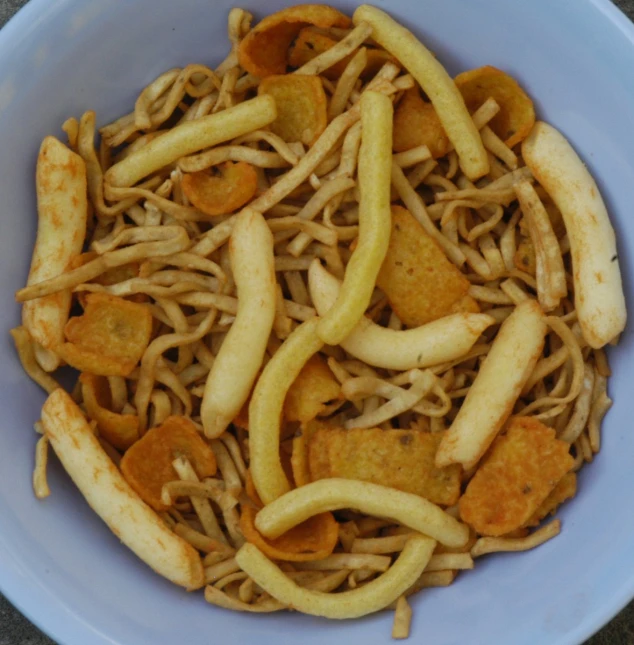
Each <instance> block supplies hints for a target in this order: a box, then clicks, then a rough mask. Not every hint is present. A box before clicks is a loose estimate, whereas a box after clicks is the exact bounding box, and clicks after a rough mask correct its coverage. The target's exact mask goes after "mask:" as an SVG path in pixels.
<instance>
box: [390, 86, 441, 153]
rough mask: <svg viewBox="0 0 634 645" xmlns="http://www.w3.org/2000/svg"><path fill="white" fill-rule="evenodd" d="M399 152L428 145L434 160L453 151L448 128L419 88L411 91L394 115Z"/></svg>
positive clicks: (395, 139) (397, 149) (396, 149)
mask: <svg viewBox="0 0 634 645" xmlns="http://www.w3.org/2000/svg"><path fill="white" fill-rule="evenodd" d="M393 136H394V139H393V143H392V145H393V146H394V151H395V152H404V151H405V150H410V149H411V148H416V147H418V146H427V147H428V148H429V151H430V152H431V156H432V157H433V158H434V159H437V158H438V157H444V156H445V155H446V154H447V153H448V152H449V150H450V149H451V143H450V141H449V138H448V137H447V133H446V132H445V129H444V128H443V127H442V123H441V122H440V119H439V118H438V114H436V109H435V108H434V106H433V105H432V104H431V103H428V102H427V101H424V100H423V98H422V97H421V95H420V91H419V89H418V87H413V88H412V89H411V90H407V91H406V92H405V94H404V95H403V98H402V99H401V102H400V103H399V104H398V107H397V108H396V111H395V112H394V135H393Z"/></svg>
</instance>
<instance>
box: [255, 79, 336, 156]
mask: <svg viewBox="0 0 634 645" xmlns="http://www.w3.org/2000/svg"><path fill="white" fill-rule="evenodd" d="M258 94H270V95H271V96H272V97H273V98H274V99H275V105H276V106H277V119H275V121H273V123H271V125H270V126H269V127H270V128H271V130H272V132H274V133H275V134H277V135H278V136H280V137H281V138H282V139H284V141H288V142H289V143H290V142H293V141H301V142H302V143H303V144H304V145H307V146H310V145H312V144H313V143H315V141H317V139H319V135H321V133H322V132H323V131H324V130H325V129H326V126H327V125H328V117H327V109H328V100H327V99H326V93H325V92H324V86H323V85H322V83H321V80H320V79H319V77H317V76H304V75H302V74H283V75H279V76H278V75H275V76H267V77H266V78H264V79H262V82H261V83H260V85H259V87H258Z"/></svg>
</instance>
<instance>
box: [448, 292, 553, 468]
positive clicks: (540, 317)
mask: <svg viewBox="0 0 634 645" xmlns="http://www.w3.org/2000/svg"><path fill="white" fill-rule="evenodd" d="M546 330H547V326H546V317H545V316H544V313H543V312H542V310H541V307H540V306H539V304H537V301H535V300H532V299H531V300H525V301H524V302H522V303H520V304H519V305H518V306H517V307H516V309H515V311H514V312H513V313H512V314H511V315H510V316H509V317H508V318H507V319H506V320H505V321H504V323H503V324H502V326H501V327H500V331H499V332H498V334H497V336H496V337H495V340H494V341H493V345H492V346H491V349H490V350H489V353H488V355H487V357H486V358H485V360H484V362H483V363H482V365H481V366H480V371H479V372H478V375H477V376H476V378H475V381H474V382H473V384H472V385H471V388H470V389H469V392H468V393H467V396H466V397H465V400H464V403H463V404H462V407H461V408H460V410H459V411H458V414H457V415H456V418H455V419H454V421H453V423H452V424H451V427H450V428H449V430H448V432H447V434H446V435H445V436H444V437H443V440H442V442H441V444H440V447H439V448H438V452H437V453H436V465H437V466H438V467H439V468H440V467H443V466H448V465H449V464H455V463H461V464H462V465H463V466H464V467H465V468H471V467H472V466H475V464H476V463H477V462H478V460H479V459H480V457H482V455H484V453H485V452H486V450H487V448H488V447H489V446H490V445H491V442H492V441H493V439H495V437H496V435H497V434H498V432H499V431H500V430H501V429H502V426H503V425H504V423H505V422H506V420H507V419H508V417H509V416H510V414H511V412H512V411H513V406H514V405H515V402H516V401H517V399H518V397H519V395H520V393H521V391H522V388H523V387H524V384H525V383H526V381H527V380H528V377H529V376H530V375H531V372H532V371H533V368H534V367H535V364H536V363H537V360H538V359H539V357H540V356H541V353H542V349H543V348H544V337H545V336H546Z"/></svg>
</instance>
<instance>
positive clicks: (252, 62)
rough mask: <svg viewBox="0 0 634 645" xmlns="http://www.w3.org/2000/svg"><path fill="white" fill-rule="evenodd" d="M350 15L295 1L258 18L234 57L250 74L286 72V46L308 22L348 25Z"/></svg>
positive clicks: (319, 5) (267, 74) (343, 26)
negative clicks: (259, 19)
mask: <svg viewBox="0 0 634 645" xmlns="http://www.w3.org/2000/svg"><path fill="white" fill-rule="evenodd" d="M350 22H351V21H350V18H348V16H345V15H344V14H342V13H340V12H339V11H337V10H336V9H333V8H332V7H329V6H328V5H325V4H299V5H295V6H294V7H287V8H286V9H282V10H281V11H278V12H276V13H273V14H271V15H270V16H267V17H266V18H264V19H262V20H261V21H260V22H259V23H258V24H257V25H256V26H255V27H254V28H253V29H252V30H251V31H250V32H249V33H248V34H247V36H246V37H245V38H244V40H242V42H241V43H240V48H239V49H238V60H239V61H240V65H242V67H244V69H246V70H247V72H249V73H250V74H253V75H254V76H259V77H261V78H263V77H265V76H271V75H272V74H284V73H285V72H286V56H287V52H288V48H289V47H290V45H291V43H292V42H293V40H294V39H295V37H296V36H297V34H298V33H299V32H300V31H301V30H302V29H303V28H304V27H306V26H308V25H315V26H316V27H322V28H328V27H342V28H344V29H345V28H347V27H349V26H350Z"/></svg>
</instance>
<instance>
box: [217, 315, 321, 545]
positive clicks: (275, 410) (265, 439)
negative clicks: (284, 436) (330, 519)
mask: <svg viewBox="0 0 634 645" xmlns="http://www.w3.org/2000/svg"><path fill="white" fill-rule="evenodd" d="M318 323H319V318H311V319H310V320H307V321H306V322H305V323H302V324H301V325H300V326H299V327H297V329H295V330H294V331H293V332H292V333H291V335H290V336H289V337H288V338H287V339H286V340H285V341H284V342H283V343H282V346H281V347H280V348H279V349H278V350H277V352H275V354H274V355H273V358H271V360H270V361H269V362H268V363H267V364H266V367H265V368H264V370H263V371H262V375H261V376H260V378H259V379H258V382H257V383H256V386H255V389H254V390H253V396H252V397H251V403H250V405H249V452H250V456H251V475H252V476H253V483H254V484H255V488H256V489H257V492H258V495H259V496H260V498H261V499H262V501H263V502H264V503H265V504H270V503H271V502H272V501H273V500H275V499H277V498H278V497H279V496H280V495H283V494H284V493H286V492H288V491H289V490H290V487H291V486H290V484H289V481H288V478H287V477H286V474H285V472H284V469H283V467H282V462H281V461H280V422H281V418H282V409H283V406H284V399H285V398H286V393H287V392H288V390H289V388H290V387H291V385H292V384H293V382H294V381H295V379H296V378H297V376H298V375H299V373H300V372H301V370H302V368H303V367H304V365H305V364H306V363H307V361H308V359H310V357H311V356H312V355H313V354H315V353H316V352H318V351H319V350H320V349H321V348H322V347H323V342H322V341H321V339H320V338H319V336H317V325H318ZM225 342H226V341H225ZM311 515H312V514H311ZM289 528H290V527H289ZM283 532H284V531H280V533H278V534H277V535H275V536H274V537H278V536H279V535H281V534H282V533H283ZM266 537H272V536H269V535H267V536H266Z"/></svg>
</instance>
